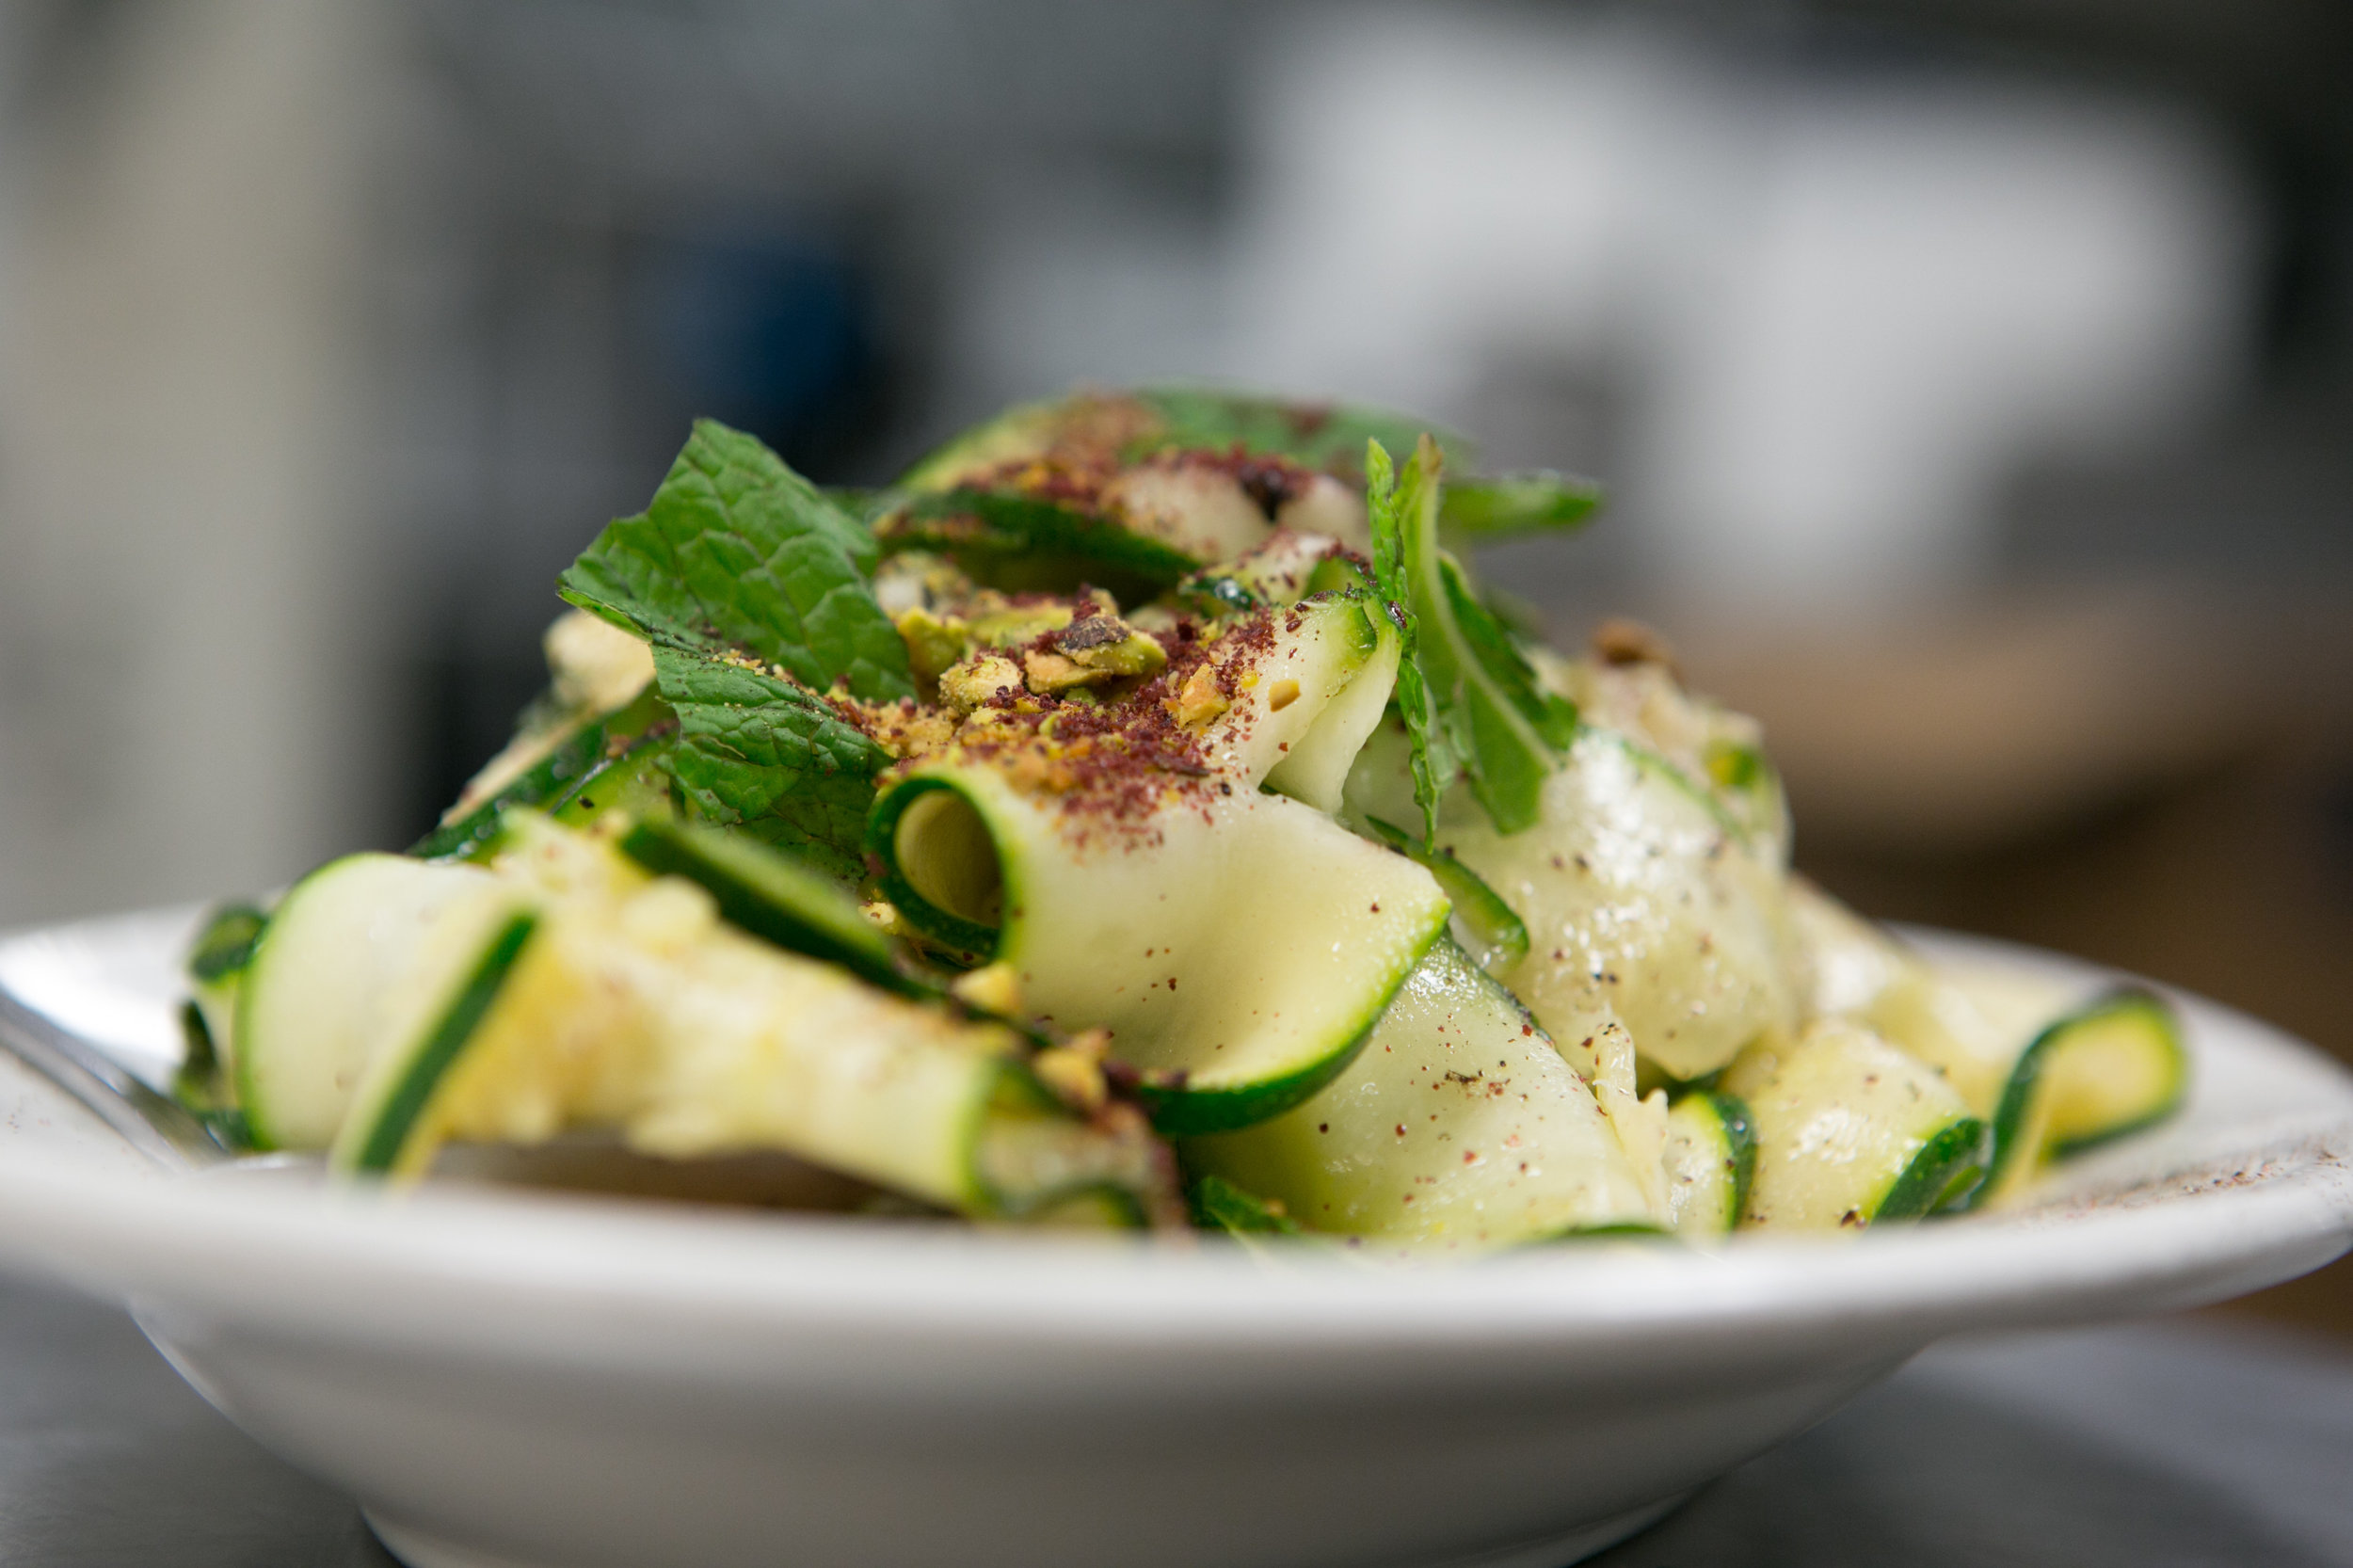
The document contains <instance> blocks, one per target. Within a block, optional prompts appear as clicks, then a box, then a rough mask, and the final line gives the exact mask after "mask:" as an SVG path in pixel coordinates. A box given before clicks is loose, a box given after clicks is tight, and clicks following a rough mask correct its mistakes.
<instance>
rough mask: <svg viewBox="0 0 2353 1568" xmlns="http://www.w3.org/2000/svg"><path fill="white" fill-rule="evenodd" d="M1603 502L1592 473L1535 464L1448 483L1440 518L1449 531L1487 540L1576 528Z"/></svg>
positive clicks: (1450, 533) (1463, 538) (1483, 541)
mask: <svg viewBox="0 0 2353 1568" xmlns="http://www.w3.org/2000/svg"><path fill="white" fill-rule="evenodd" d="M1600 504H1601V487H1600V486H1599V485H1596V484H1594V483H1593V481H1592V480H1591V479H1579V478H1577V476H1576V475H1574V474H1567V473H1554V472H1550V471H1549V470H1544V469H1537V470H1531V471H1529V472H1525V473H1501V474H1497V475H1495V476H1494V477H1493V478H1488V479H1468V480H1457V481H1456V482H1454V483H1453V484H1451V485H1449V486H1448V487H1447V489H1446V504H1445V505H1444V506H1443V507H1441V508H1440V510H1439V513H1438V523H1439V526H1441V527H1442V528H1444V529H1445V530H1446V532H1447V534H1448V535H1449V536H1450V537H1453V538H1456V539H1461V540H1465V541H1472V542H1477V543H1481V544H1485V543H1490V542H1493V541H1496V540H1499V539H1508V538H1513V537H1515V536H1519V535H1522V534H1541V533H1552V532H1556V531H1559V530H1561V529H1568V528H1575V527H1577V525H1578V524H1580V523H1582V522H1583V521H1584V520H1586V519H1587V518H1589V517H1591V516H1593V508H1594V507H1596V506H1598V505H1600Z"/></svg>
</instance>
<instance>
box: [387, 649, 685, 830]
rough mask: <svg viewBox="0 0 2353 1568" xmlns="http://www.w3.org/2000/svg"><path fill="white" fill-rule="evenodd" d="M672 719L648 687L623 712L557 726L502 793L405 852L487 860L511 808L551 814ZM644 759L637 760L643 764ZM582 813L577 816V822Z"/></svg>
mask: <svg viewBox="0 0 2353 1568" xmlns="http://www.w3.org/2000/svg"><path fill="white" fill-rule="evenodd" d="M676 723H677V721H676V719H675V718H674V717H673V716H672V714H671V712H670V710H669V708H668V707H667V706H666V705H665V704H664V702H663V701H662V700H661V698H660V697H658V696H655V695H654V693H653V690H652V689H651V688H650V687H648V689H647V690H645V691H644V692H641V693H639V694H638V696H636V697H634V698H632V700H631V701H630V702H628V703H626V704H624V705H623V706H621V707H619V708H616V709H614V710H612V711H611V712H604V713H593V714H588V715H585V716H583V717H579V718H576V719H573V720H571V721H569V722H568V723H566V724H563V725H560V726H559V727H558V728H556V729H555V730H554V731H553V732H552V736H551V737H550V739H549V740H548V741H547V742H546V743H545V744H546V750H545V751H544V752H543V753H542V754H541V755H540V756H539V758H538V759H537V760H536V761H534V762H533V763H532V765H531V766H530V767H528V768H526V769H524V770H523V771H522V772H521V773H520V775H518V776H516V777H515V778H514V779H512V780H511V781H509V782H508V783H507V784H506V785H505V786H504V787H503V788H502V789H500V790H498V791H497V792H495V793H493V794H492V795H491V796H490V797H489V798H488V799H487V800H485V801H483V802H482V803H481V804H479V805H478V806H476V807H474V808H473V809H472V810H471V811H468V812H466V813H465V814H464V815H463V816H460V817H457V818H456V819H455V820H451V821H445V822H443V823H442V824H440V826H438V827H436V828H434V830H433V831H432V832H430V833H428V834H426V835H425V836H424V838H422V839H420V840H417V841H416V842H415V843H413V844H411V845H409V846H408V855H409V856H411V857H412V858H415V859H419V860H475V861H479V860H487V859H488V858H489V856H490V855H491V854H492V852H494V851H495V850H496V849H497V847H498V840H499V832H500V824H501V823H502V821H503V820H504V817H505V814H506V812H507V811H508V809H509V808H515V807H528V808H534V809H552V808H556V807H557V806H558V805H559V803H562V802H565V801H568V800H569V799H571V798H572V797H574V796H575V795H577V794H578V793H579V792H580V790H581V787H582V786H583V784H584V783H585V782H586V781H587V780H588V779H589V778H591V777H592V776H604V775H606V774H607V772H608V770H610V769H611V768H612V767H613V766H615V765H616V763H617V762H618V761H619V760H620V759H622V758H624V757H627V756H629V755H631V754H632V752H635V751H636V750H637V748H638V746H639V744H641V743H642V742H643V741H644V740H645V739H646V738H647V737H648V735H650V734H652V733H655V732H657V731H666V730H673V729H675V727H676ZM642 760H643V759H641V761H642ZM583 815H584V813H582V812H580V811H577V810H576V811H575V812H574V814H573V816H574V819H575V820H577V819H579V818H581V817H582V816H583Z"/></svg>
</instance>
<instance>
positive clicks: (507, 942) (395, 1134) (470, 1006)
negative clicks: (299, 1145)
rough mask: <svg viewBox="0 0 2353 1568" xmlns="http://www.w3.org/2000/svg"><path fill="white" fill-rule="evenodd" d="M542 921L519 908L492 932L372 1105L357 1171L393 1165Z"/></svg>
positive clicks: (355, 1160) (353, 1164)
mask: <svg viewBox="0 0 2353 1568" xmlns="http://www.w3.org/2000/svg"><path fill="white" fill-rule="evenodd" d="M538 925H539V921H538V917H537V916H536V915H535V914H533V913H531V912H529V911H518V912H517V913H516V914H515V915H513V916H512V917H511V918H509V919H508V920H507V921H506V922H505V924H504V925H502V926H500V927H499V928H498V929H497V930H496V931H495V932H494V933H493V934H492V936H491V937H490V940H489V943H488V946H487V947H485V948H484V949H483V951H482V953H481V956H480V957H479V958H478V959H477V960H476V961H475V963H474V965H473V968H472V969H471V970H470V971H469V972H468V973H467V974H466V976H465V978H464V979H463V980H462V981H461V982H460V983H459V984H458V986H457V989H456V994H455V995H454V996H452V997H451V998H450V1000H449V1003H448V1005H447V1006H446V1007H444V1008H442V1009H441V1010H440V1012H439V1013H438V1014H437V1015H435V1016H434V1017H433V1018H432V1020H431V1022H430V1024H429V1025H428V1026H427V1028H426V1030H425V1032H424V1034H423V1036H422V1037H421V1038H420V1039H419V1040H418V1041H417V1042H416V1043H415V1044H414V1046H413V1047H411V1048H408V1050H407V1051H406V1052H405V1053H404V1054H405V1055H406V1057H407V1060H406V1062H405V1063H404V1064H403V1065H402V1068H401V1072H400V1075H399V1077H398V1079H397V1080H395V1081H394V1082H393V1084H392V1088H391V1090H390V1092H389V1093H388V1094H387V1095H386V1096H385V1097H384V1099H383V1101H382V1103H381V1104H380V1105H378V1106H376V1107H373V1108H371V1111H372V1113H371V1114H370V1115H369V1117H368V1119H367V1122H366V1131H365V1135H364V1136H363V1137H361V1138H360V1140H359V1141H358V1144H357V1145H356V1146H355V1147H354V1149H353V1150H352V1152H351V1154H350V1156H349V1166H350V1168H351V1169H352V1170H355V1171H362V1172H371V1173H376V1174H379V1175H380V1174H382V1173H385V1172H388V1171H390V1170H392V1167H393V1164H394V1162H395V1161H397V1160H398V1159H399V1158H400V1153H401V1150H402V1149H403V1148H404V1147H405V1146H406V1145H407V1144H408V1136H409V1133H410V1132H411V1130H413V1129H414V1128H415V1126H416V1123H417V1118H418V1117H419V1116H420V1115H421V1114H422V1113H423V1112H424V1108H425V1105H426V1103H427V1102H428V1101H429V1100H431V1098H432V1097H433V1091H434V1090H435V1089H436V1088H437V1087H439V1086H440V1081H441V1075H442V1074H444V1073H446V1072H447V1071H448V1070H449V1068H450V1065H451V1064H453V1063H454V1062H456V1060H457V1057H458V1054H459V1053H460V1052H462V1051H463V1050H464V1049H465V1048H466V1047H467V1045H468V1043H469V1042H471V1041H472V1038H473V1033H474V1031H475V1030H476V1029H478V1028H479V1027H481V1024H482V1020H483V1018H484V1017H485V1016H488V1013H489V1011H490V1007H491V1004H492V1003H493V1002H495V1001H497V1000H498V996H499V990H500V987H502V986H503V985H504V984H506V977H507V976H508V975H509V974H510V973H512V972H513V970H514V968H515V963H516V960H517V959H519V958H520V957H521V956H522V953H523V949H524V947H525V945H526V944H527V943H529V942H530V940H531V938H532V936H533V934H534V933H535V932H536V931H537V930H538ZM396 1048H397V1047H396Z"/></svg>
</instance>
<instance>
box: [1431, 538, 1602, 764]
mask: <svg viewBox="0 0 2353 1568" xmlns="http://www.w3.org/2000/svg"><path fill="white" fill-rule="evenodd" d="M1438 578H1439V581H1440V582H1441V583H1443V584H1445V586H1446V601H1447V607H1448V608H1449V609H1450V610H1451V611H1452V612H1453V613H1454V624H1455V625H1456V626H1457V627H1458V628H1460V629H1461V631H1462V633H1463V641H1464V644H1465V647H1467V648H1469V649H1470V651H1471V655H1472V657H1474V658H1476V659H1477V660H1478V661H1479V667H1480V668H1481V670H1483V671H1484V672H1485V673H1486V676H1487V679H1488V680H1490V681H1492V682H1493V683H1494V685H1495V688H1496V690H1497V691H1498V692H1500V693H1501V694H1502V695H1503V696H1504V697H1505V698H1506V699H1508V700H1509V701H1510V702H1511V704H1512V706H1513V707H1514V708H1516V709H1518V710H1519V712H1520V713H1521V715H1522V716H1523V717H1525V718H1526V719H1527V720H1528V722H1529V726H1530V727H1532V728H1534V729H1535V731H1536V733H1537V734H1539V735H1541V736H1543V737H1544V741H1545V744H1546V745H1548V746H1550V747H1551V748H1552V749H1553V750H1555V751H1566V750H1568V748H1569V743H1570V742H1571V741H1574V740H1575V739H1577V704H1576V703H1574V702H1571V701H1570V700H1569V699H1568V698H1566V697H1564V696H1561V695H1560V694H1559V693H1557V692H1549V691H1546V690H1545V689H1544V687H1543V686H1541V685H1539V684H1538V683H1537V680H1536V666H1535V665H1533V664H1529V662H1528V655H1527V654H1525V653H1523V652H1521V651H1520V643H1519V639H1518V638H1517V637H1515V636H1513V634H1512V629H1511V628H1510V627H1509V626H1506V625H1505V624H1504V622H1503V617H1502V616H1498V615H1497V614H1496V613H1495V612H1494V611H1493V610H1490V609H1489V608H1487V606H1486V605H1484V604H1482V603H1481V602H1480V600H1479V596H1478V595H1477V594H1475V593H1473V592H1472V591H1471V587H1470V584H1468V583H1466V582H1465V581H1464V580H1463V568H1461V567H1459V566H1457V565H1456V564H1455V562H1454V558H1453V557H1452V556H1450V555H1445V554H1441V555H1440V556H1439V557H1438Z"/></svg>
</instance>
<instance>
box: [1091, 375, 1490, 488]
mask: <svg viewBox="0 0 2353 1568" xmlns="http://www.w3.org/2000/svg"><path fill="white" fill-rule="evenodd" d="M1132 395H1133V397H1134V398H1135V401H1136V402H1137V403H1139V404H1141V405H1143V406H1144V408H1146V409H1148V410H1149V411H1150V413H1151V414H1152V416H1153V426H1154V427H1153V429H1152V431H1151V434H1149V435H1148V436H1145V437H1143V438H1141V439H1139V440H1133V441H1132V442H1131V443H1130V446H1131V448H1132V450H1131V451H1130V452H1129V453H1128V456H1130V457H1135V456H1145V455H1147V454H1149V453H1152V452H1158V451H1163V450H1165V449H1167V448H1169V447H1181V448H1186V449H1207V450H1210V451H1217V452H1227V451H1231V450H1232V449H1233V448H1235V447H1237V446H1239V447H1241V449H1242V450H1243V451H1244V452H1246V453H1249V454H1250V455H1251V456H1258V457H1288V458H1289V459H1290V460H1291V461H1292V462H1295V463H1297V464H1299V465H1300V466H1302V467H1303V468H1311V469H1321V470H1322V471H1323V472H1326V473H1330V474H1332V475H1334V476H1335V477H1337V478H1342V479H1353V478H1355V477H1357V473H1356V460H1357V457H1358V456H1359V455H1360V454H1362V453H1363V452H1364V450H1365V448H1366V446H1367V444H1368V443H1369V442H1372V441H1381V442H1383V443H1385V444H1386V445H1391V446H1395V447H1396V448H1398V450H1400V451H1402V450H1404V449H1405V447H1407V446H1408V445H1410V444H1412V442H1413V441H1414V440H1415V438H1416V437H1417V435H1418V434H1419V433H1420V432H1422V431H1423V430H1425V429H1426V428H1428V427H1427V426H1426V425H1425V424H1423V423H1422V422H1421V421H1419V420H1417V419H1414V418H1412V417H1410V416H1409V415H1405V414H1400V413H1393V412H1391V411H1390V410H1388V409H1386V408H1367V407H1364V406H1362V405H1358V404H1349V403H1310V402H1298V401H1291V400H1287V399H1283V398H1276V397H1267V396H1264V395H1260V394H1255V393H1250V392H1220V391H1216V390H1214V389H1211V388H1207V387H1146V388H1144V389H1142V390H1140V391H1138V392H1135V393H1133V394H1132ZM1434 439H1435V440H1437V442H1438V445H1439V448H1440V450H1441V451H1443V452H1444V453H1445V454H1446V456H1447V457H1448V458H1449V460H1450V461H1453V462H1458V463H1465V464H1467V463H1468V462H1469V461H1470V457H1471V448H1470V443H1469V442H1467V441H1465V440H1464V439H1463V438H1462V437H1460V436H1456V435H1453V434H1451V433H1441V434H1440V435H1438V436H1437V437H1435V438H1434Z"/></svg>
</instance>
